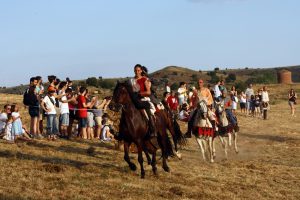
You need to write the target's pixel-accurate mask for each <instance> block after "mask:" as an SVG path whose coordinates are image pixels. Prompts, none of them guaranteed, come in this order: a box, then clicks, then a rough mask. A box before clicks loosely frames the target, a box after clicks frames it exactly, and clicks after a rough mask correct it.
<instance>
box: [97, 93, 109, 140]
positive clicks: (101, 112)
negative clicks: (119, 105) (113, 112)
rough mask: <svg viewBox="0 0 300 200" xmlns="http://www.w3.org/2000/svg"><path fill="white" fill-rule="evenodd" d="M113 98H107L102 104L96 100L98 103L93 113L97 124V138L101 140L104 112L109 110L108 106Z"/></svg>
mask: <svg viewBox="0 0 300 200" xmlns="http://www.w3.org/2000/svg"><path fill="white" fill-rule="evenodd" d="M111 98H112V97H105V98H104V99H103V101H102V102H101V103H100V101H99V100H97V98H96V97H94V98H93V99H95V101H96V103H95V105H94V106H93V113H94V119H95V123H96V138H97V139H100V134H101V127H102V116H103V115H104V112H105V111H106V109H107V106H108V105H109V103H110V101H111Z"/></svg>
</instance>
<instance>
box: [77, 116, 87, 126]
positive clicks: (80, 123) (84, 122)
mask: <svg viewBox="0 0 300 200" xmlns="http://www.w3.org/2000/svg"><path fill="white" fill-rule="evenodd" d="M86 125H87V118H79V120H78V126H79V128H86Z"/></svg>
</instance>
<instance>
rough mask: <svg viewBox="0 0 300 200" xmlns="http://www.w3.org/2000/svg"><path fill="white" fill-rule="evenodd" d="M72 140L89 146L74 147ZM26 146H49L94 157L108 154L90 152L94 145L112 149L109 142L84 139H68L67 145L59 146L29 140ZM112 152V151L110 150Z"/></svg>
mask: <svg viewBox="0 0 300 200" xmlns="http://www.w3.org/2000/svg"><path fill="white" fill-rule="evenodd" d="M72 142H76V143H79V144H87V145H89V148H87V149H85V148H80V147H74V146H72ZM27 145H28V146H32V147H37V148H41V149H44V148H51V149H53V150H54V151H59V152H64V153H73V154H80V155H84V156H90V157H95V158H100V159H102V158H105V159H107V158H106V157H107V156H110V154H108V153H105V155H106V157H103V155H102V154H100V155H99V152H94V153H90V150H91V149H93V148H94V147H104V148H106V149H110V150H114V147H113V146H111V144H104V143H100V142H99V143H92V142H84V141H70V144H67V145H61V146H54V145H49V144H44V143H40V142H38V141H30V142H27ZM112 153H113V152H112Z"/></svg>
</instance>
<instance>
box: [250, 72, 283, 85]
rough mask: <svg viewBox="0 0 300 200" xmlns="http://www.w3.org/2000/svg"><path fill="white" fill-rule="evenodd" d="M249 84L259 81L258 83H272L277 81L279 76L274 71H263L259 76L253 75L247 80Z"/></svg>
mask: <svg viewBox="0 0 300 200" xmlns="http://www.w3.org/2000/svg"><path fill="white" fill-rule="evenodd" d="M246 83H247V84H250V83H258V84H270V83H277V77H276V75H275V74H272V73H263V74H260V75H259V76H257V77H251V78H249V79H248V80H247V81H246Z"/></svg>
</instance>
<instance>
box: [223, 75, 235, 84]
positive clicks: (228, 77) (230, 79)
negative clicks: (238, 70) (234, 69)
mask: <svg viewBox="0 0 300 200" xmlns="http://www.w3.org/2000/svg"><path fill="white" fill-rule="evenodd" d="M225 80H226V82H234V81H236V75H235V74H229V75H228V76H227V77H226V79H225Z"/></svg>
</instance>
